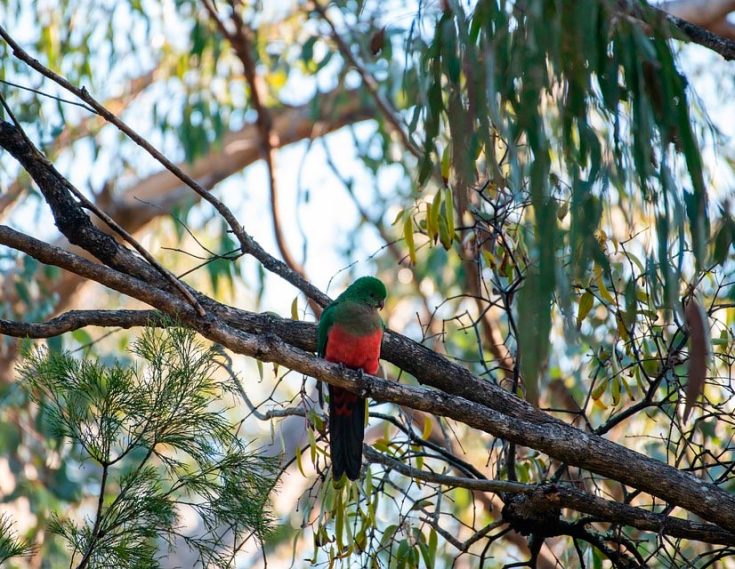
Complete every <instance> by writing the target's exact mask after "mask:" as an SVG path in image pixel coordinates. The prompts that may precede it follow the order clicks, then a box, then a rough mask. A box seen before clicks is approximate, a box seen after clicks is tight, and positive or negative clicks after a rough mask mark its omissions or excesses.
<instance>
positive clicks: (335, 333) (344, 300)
mask: <svg viewBox="0 0 735 569" xmlns="http://www.w3.org/2000/svg"><path fill="white" fill-rule="evenodd" d="M386 295H387V292H386V290H385V285H384V284H383V283H382V282H381V281H380V280H378V279H376V278H374V277H361V278H359V279H357V280H356V281H355V282H354V283H352V284H351V285H350V286H349V287H348V288H347V290H345V291H344V292H343V293H342V294H340V295H339V296H338V297H337V299H336V300H335V301H334V302H332V303H331V304H330V305H329V306H327V308H325V309H324V312H323V313H322V317H321V318H320V319H319V328H318V331H317V352H318V354H319V355H320V356H321V357H323V358H324V359H326V360H328V361H330V362H335V363H341V364H343V365H345V366H346V367H348V368H352V369H359V370H362V371H364V372H365V373H369V374H371V375H375V374H376V373H377V371H378V366H379V365H380V364H379V360H380V344H381V342H382V340H383V321H382V320H381V319H380V315H379V314H378V310H379V309H381V308H383V304H384V302H385V297H386ZM364 436H365V400H364V399H361V398H360V397H358V396H357V395H355V394H354V393H350V392H349V391H346V390H344V389H341V388H339V387H334V386H332V385H330V386H329V449H330V452H331V455H332V473H333V476H334V482H335V484H339V483H340V482H341V481H342V476H343V475H345V474H346V475H347V478H349V479H350V480H357V478H358V477H359V476H360V466H361V465H362V440H363V438H364Z"/></svg>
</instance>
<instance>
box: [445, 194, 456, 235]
mask: <svg viewBox="0 0 735 569" xmlns="http://www.w3.org/2000/svg"><path fill="white" fill-rule="evenodd" d="M444 207H445V208H446V216H447V230H448V231H449V238H450V239H454V199H453V198H452V188H447V189H446V190H444Z"/></svg>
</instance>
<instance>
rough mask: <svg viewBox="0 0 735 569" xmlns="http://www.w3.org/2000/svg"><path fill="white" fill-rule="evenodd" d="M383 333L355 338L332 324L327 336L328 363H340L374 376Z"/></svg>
mask: <svg viewBox="0 0 735 569" xmlns="http://www.w3.org/2000/svg"><path fill="white" fill-rule="evenodd" d="M382 340H383V331H382V330H380V329H378V330H376V331H375V332H373V333H371V334H366V335H363V336H356V335H355V334H351V333H350V332H348V331H347V330H345V329H344V328H343V327H341V326H340V325H339V324H334V325H333V326H332V327H331V328H330V329H329V333H328V335H327V352H326V354H324V357H325V359H326V360H328V361H330V362H336V363H342V364H344V365H346V366H347V367H349V368H352V369H362V370H363V371H364V372H365V373H369V374H371V375H374V374H375V373H377V371H378V366H379V360H380V343H381V341H382Z"/></svg>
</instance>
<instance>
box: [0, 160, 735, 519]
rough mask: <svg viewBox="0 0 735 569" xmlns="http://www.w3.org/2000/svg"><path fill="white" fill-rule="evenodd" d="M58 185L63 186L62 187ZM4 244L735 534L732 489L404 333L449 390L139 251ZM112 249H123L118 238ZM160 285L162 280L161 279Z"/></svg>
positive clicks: (266, 355)
mask: <svg viewBox="0 0 735 569" xmlns="http://www.w3.org/2000/svg"><path fill="white" fill-rule="evenodd" d="M50 167H51V166H50V164H48V163H47V162H45V161H44V162H42V163H41V162H40V163H39V164H38V165H37V168H36V169H34V171H33V172H32V174H34V178H36V181H37V182H39V177H40V181H41V182H43V183H49V180H48V179H45V178H43V173H44V172H43V171H44V169H48V168H50ZM39 183H40V182H39ZM49 190H51V189H49ZM54 191H57V192H58V191H60V190H59V188H56V189H54ZM67 198H68V196H67ZM57 222H59V219H58V217H57ZM96 237H97V236H96V234H95V233H93V232H90V233H89V234H88V235H86V238H89V239H94V238H96ZM0 243H5V244H7V245H10V246H12V247H14V248H15V249H18V250H20V251H24V252H26V253H28V254H30V255H32V256H34V257H35V258H37V259H38V260H40V261H42V262H44V263H47V264H54V265H58V266H62V267H63V268H67V269H69V270H72V271H74V272H76V273H77V274H80V275H82V276H85V277H86V278H91V279H93V280H96V281H98V282H100V283H102V284H105V285H107V286H110V287H112V288H114V289H115V290H119V291H120V292H123V293H125V294H127V295H129V296H132V297H134V298H137V299H139V300H141V301H143V302H146V303H148V304H150V305H152V306H155V307H156V308H159V309H160V310H162V311H163V312H165V313H166V314H167V315H169V316H173V317H175V318H178V320H179V321H181V322H182V323H183V324H185V325H187V326H190V327H191V328H193V329H194V330H196V331H198V332H199V333H200V334H202V335H203V336H204V337H206V338H208V339H210V340H213V341H215V342H218V343H220V344H222V345H223V346H225V347H227V348H228V349H230V350H233V351H235V352H237V353H241V354H243V355H247V356H252V357H255V358H257V359H260V360H261V361H271V362H277V363H279V364H281V365H284V366H286V367H288V368H290V369H293V370H296V371H299V372H301V373H304V374H307V375H310V376H312V377H315V378H317V379H320V380H322V381H326V382H327V383H330V384H333V385H337V386H338V387H343V388H345V389H347V390H350V391H353V392H356V393H358V394H359V395H361V396H362V397H366V396H369V397H372V398H374V399H376V400H379V401H386V402H392V403H397V404H400V405H406V406H409V407H412V408H414V409H418V410H421V411H427V412H430V413H434V414H436V415H442V416H446V417H450V418H452V419H456V420H458V421H461V422H463V423H465V424H467V425H469V426H470V427H474V428H477V429H481V430H483V431H486V432H488V433H490V434H492V435H494V436H496V437H499V438H502V439H505V440H508V441H511V442H514V443H517V444H520V445H524V446H529V447H532V448H535V449H538V450H540V451H542V452H545V453H546V454H548V455H549V456H551V457H553V458H555V459H557V460H561V461H563V462H566V463H568V464H570V465H573V466H578V467H581V468H584V469H587V470H589V471H591V472H595V473H598V474H601V475H603V476H606V477H608V478H612V479H615V480H618V481H619V482H622V483H623V484H627V485H629V486H633V487H635V488H636V489H638V490H641V491H644V492H647V493H649V494H651V495H654V496H657V497H659V498H662V499H663V500H665V501H666V502H668V503H670V504H672V505H677V506H681V507H683V508H685V509H687V510H689V511H691V512H693V513H695V514H697V515H699V516H701V517H702V518H704V519H706V520H708V521H710V522H713V523H716V524H718V525H720V526H721V527H722V528H724V529H727V530H729V531H735V497H733V496H732V495H731V494H729V493H728V492H726V491H724V490H722V489H721V488H719V487H717V486H716V485H713V484H708V483H704V482H702V481H701V480H699V479H697V478H695V477H694V476H692V475H690V474H688V473H685V472H681V471H679V470H677V469H676V468H674V467H671V466H669V465H667V464H664V463H661V462H659V461H656V460H654V459H651V458H649V457H647V456H644V455H642V454H640V453H638V452H635V451H632V450H630V449H628V448H625V447H622V446H620V445H617V444H615V443H612V442H610V441H608V440H606V439H604V438H602V437H599V436H596V435H594V434H590V433H585V432H582V431H580V430H578V429H576V428H575V427H573V426H570V425H568V424H566V423H564V422H562V421H560V420H558V419H555V418H553V417H551V416H549V415H547V414H546V413H543V412H541V411H539V410H538V409H535V408H534V407H532V406H531V405H529V404H528V403H527V402H525V401H522V400H521V399H519V398H517V397H516V396H514V395H512V394H510V393H508V392H505V391H503V390H502V389H500V388H499V387H498V386H497V385H494V384H492V383H490V382H487V381H483V380H481V379H479V378H477V377H475V376H473V375H472V374H471V373H470V372H469V371H468V370H467V369H465V368H463V367H461V366H459V365H456V364H452V363H451V362H449V361H448V360H446V359H445V358H443V357H441V356H440V355H438V354H436V353H435V352H432V351H431V350H429V349H428V348H426V347H425V346H421V345H419V344H416V343H414V342H412V341H411V340H409V339H408V338H405V337H403V336H401V335H399V334H395V333H387V334H386V335H385V340H384V343H383V352H382V353H383V355H384V358H385V359H387V360H389V361H391V362H393V363H394V364H396V365H397V366H399V367H400V368H402V369H403V370H405V371H406V372H408V373H409V374H411V375H413V376H415V377H417V378H419V380H420V381H422V382H423V383H424V384H427V385H431V386H432V387H434V388H436V389H439V390H441V391H437V390H435V389H427V388H425V387H410V386H406V385H399V384H395V383H391V382H387V381H384V380H381V379H378V378H375V377H369V376H367V377H361V376H360V375H359V374H357V373H355V372H352V371H350V370H344V369H341V368H340V367H339V366H336V365H333V364H330V363H328V362H326V361H324V360H322V359H319V358H316V357H314V356H313V355H312V354H311V353H308V352H305V351H304V349H300V348H299V347H297V346H301V347H302V348H305V349H307V350H309V351H311V352H313V350H314V346H315V328H314V325H313V324H308V323H303V322H298V323H296V322H291V321H288V320H282V319H280V318H277V317H274V316H270V315H255V314H252V313H248V312H246V311H241V310H236V309H233V308H231V307H228V306H225V305H222V304H219V303H217V302H215V301H214V300H212V299H209V298H207V297H206V296H204V295H198V296H197V299H198V300H199V302H200V303H201V304H202V305H203V306H204V307H205V308H206V309H207V316H205V317H200V316H198V315H197V314H196V312H195V311H194V310H193V309H192V308H191V307H190V306H189V305H188V304H186V303H185V302H183V301H181V300H180V299H179V298H177V297H176V296H173V295H172V294H169V293H167V292H166V291H164V290H162V289H158V288H156V286H157V285H156V284H150V283H151V282H152V283H156V280H155V279H154V280H153V281H149V282H144V281H142V280H140V279H139V278H137V277H132V276H130V275H128V274H123V272H121V271H125V270H126V269H127V270H133V269H135V268H136V264H135V260H136V258H135V257H134V256H131V257H124V256H123V255H122V253H120V252H119V251H116V250H112V251H111V252H110V254H111V256H112V258H113V260H115V261H117V262H118V266H119V270H114V269H110V268H108V267H103V266H100V265H97V264H95V263H91V262H90V261H86V260H84V259H82V258H80V257H78V256H76V255H74V254H72V253H69V252H67V251H63V250H61V249H59V248H55V247H52V246H50V245H47V244H45V243H43V242H41V241H38V240H35V239H33V238H29V237H28V236H24V235H23V234H20V233H18V232H16V231H14V230H12V229H10V228H6V227H2V226H0ZM112 245H113V246H117V244H115V243H114V242H113V244H112ZM87 246H89V244H87ZM121 249H122V248H121ZM123 251H124V250H123ZM128 253H129V252H128ZM138 261H139V260H138ZM128 265H129V266H128ZM154 274H155V275H156V276H157V273H155V272H154ZM160 283H161V281H160V277H159V281H158V283H157V284H160ZM163 284H164V285H165V283H163ZM161 286H163V285H161Z"/></svg>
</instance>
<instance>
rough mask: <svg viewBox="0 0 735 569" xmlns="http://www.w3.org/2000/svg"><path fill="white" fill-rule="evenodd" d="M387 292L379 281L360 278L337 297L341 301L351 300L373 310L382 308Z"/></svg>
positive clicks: (370, 278)
mask: <svg viewBox="0 0 735 569" xmlns="http://www.w3.org/2000/svg"><path fill="white" fill-rule="evenodd" d="M386 296H388V292H387V291H386V290H385V285H384V284H383V282H382V281H381V280H380V279H376V278H375V277H360V278H359V279H357V280H356V281H355V282H354V283H352V284H351V285H350V286H349V287H347V290H345V291H344V292H343V293H342V294H340V295H339V298H340V299H341V300H352V301H354V302H360V303H362V304H367V305H369V306H372V307H374V308H383V304H384V303H385V297H386Z"/></svg>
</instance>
